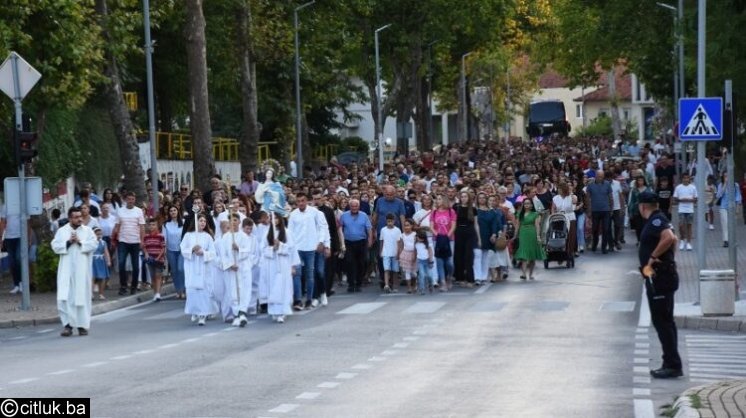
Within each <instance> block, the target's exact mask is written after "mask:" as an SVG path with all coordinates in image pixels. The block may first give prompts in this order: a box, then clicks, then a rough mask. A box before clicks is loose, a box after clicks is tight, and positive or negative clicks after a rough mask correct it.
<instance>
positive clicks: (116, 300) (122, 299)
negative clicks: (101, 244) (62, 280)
mask: <svg viewBox="0 0 746 418" xmlns="http://www.w3.org/2000/svg"><path fill="white" fill-rule="evenodd" d="M165 280H166V277H164V281H165ZM11 287H12V279H11V277H10V273H5V274H3V275H2V276H0V289H1V290H0V292H1V293H0V328H13V327H24V326H30V325H34V326H36V325H44V324H59V323H60V319H59V316H58V315H57V293H55V292H48V293H33V292H32V293H31V309H30V310H28V311H22V310H21V308H20V306H21V294H20V293H19V294H16V295H11V294H9V293H8V292H9V290H10V288H11ZM109 287H110V289H109V290H106V291H105V292H104V294H105V295H106V300H98V299H95V300H94V301H93V309H92V311H93V315H99V314H102V313H106V312H110V311H113V310H116V309H121V308H126V307H127V306H132V305H136V304H138V303H142V302H146V301H149V300H152V299H153V291H152V290H147V291H141V292H137V293H136V294H134V295H129V294H128V295H127V296H119V295H118V294H117V292H118V291H119V279H118V276H117V277H115V278H114V279H113V281H110V283H109ZM173 291H174V286H173V283H168V284H163V286H161V295H162V296H163V297H165V296H167V295H170V294H172V293H173Z"/></svg>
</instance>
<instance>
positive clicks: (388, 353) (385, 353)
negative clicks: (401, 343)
mask: <svg viewBox="0 0 746 418" xmlns="http://www.w3.org/2000/svg"><path fill="white" fill-rule="evenodd" d="M397 354H399V351H398V350H384V351H383V352H381V355H382V356H395V355H397Z"/></svg>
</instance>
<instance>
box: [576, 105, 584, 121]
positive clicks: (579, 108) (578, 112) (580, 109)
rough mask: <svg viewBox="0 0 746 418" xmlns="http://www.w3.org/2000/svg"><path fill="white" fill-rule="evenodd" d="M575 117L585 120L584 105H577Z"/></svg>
mask: <svg viewBox="0 0 746 418" xmlns="http://www.w3.org/2000/svg"><path fill="white" fill-rule="evenodd" d="M575 117H576V118H578V119H582V118H583V105H582V104H576V105H575Z"/></svg>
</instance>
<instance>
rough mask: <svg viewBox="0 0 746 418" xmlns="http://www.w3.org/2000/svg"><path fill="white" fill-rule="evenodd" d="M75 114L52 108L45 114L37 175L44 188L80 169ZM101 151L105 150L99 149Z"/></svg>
mask: <svg viewBox="0 0 746 418" xmlns="http://www.w3.org/2000/svg"><path fill="white" fill-rule="evenodd" d="M78 115H79V113H78V111H76V110H69V109H60V108H54V109H50V110H49V112H47V121H46V128H45V129H44V132H43V133H42V135H41V138H39V159H38V162H37V164H36V170H37V171H36V172H37V174H38V175H39V176H41V177H42V179H43V181H44V186H45V187H49V188H52V186H54V185H55V184H56V183H57V182H59V181H60V180H63V179H65V178H67V177H69V176H70V175H71V174H73V173H76V172H78V171H80V170H81V169H82V168H83V165H84V160H83V155H82V153H81V146H80V143H79V141H78V138H77V135H76V126H77V125H78V121H79V118H78ZM101 151H102V152H103V151H105V150H101Z"/></svg>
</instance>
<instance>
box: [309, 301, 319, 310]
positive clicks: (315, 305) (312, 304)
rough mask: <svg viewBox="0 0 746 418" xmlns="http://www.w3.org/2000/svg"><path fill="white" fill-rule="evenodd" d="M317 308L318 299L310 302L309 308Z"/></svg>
mask: <svg viewBox="0 0 746 418" xmlns="http://www.w3.org/2000/svg"><path fill="white" fill-rule="evenodd" d="M317 306H319V300H318V299H313V300H311V307H312V308H315V307H317Z"/></svg>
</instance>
